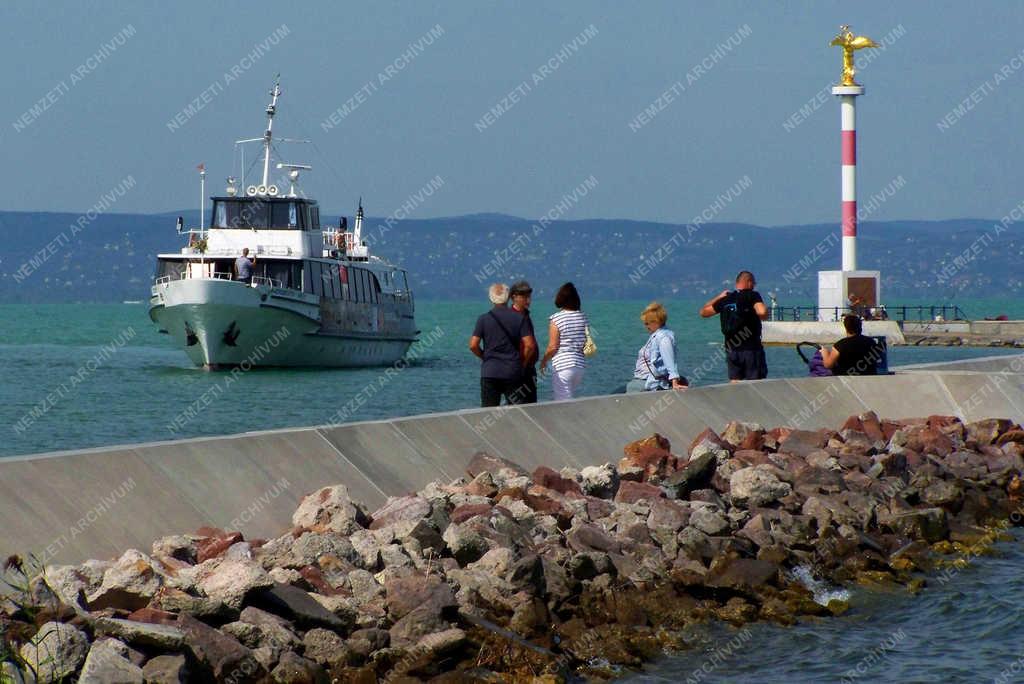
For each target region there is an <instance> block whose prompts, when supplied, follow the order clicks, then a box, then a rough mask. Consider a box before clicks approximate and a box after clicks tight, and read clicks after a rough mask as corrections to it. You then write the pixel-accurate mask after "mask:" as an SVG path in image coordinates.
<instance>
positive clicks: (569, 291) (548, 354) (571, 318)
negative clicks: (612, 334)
mask: <svg viewBox="0 0 1024 684" xmlns="http://www.w3.org/2000/svg"><path fill="white" fill-rule="evenodd" d="M555 306H556V307H558V311H557V312H556V313H554V314H552V315H551V318H550V324H549V325H548V348H547V350H546V351H545V352H544V358H542V359H541V361H540V370H541V372H542V373H543V372H544V370H545V368H546V367H547V364H548V362H549V361H550V362H551V371H552V373H551V391H552V395H553V396H554V399H555V401H561V400H562V399H572V398H573V397H575V396H576V394H577V393H578V392H579V389H580V385H581V384H582V383H583V374H584V370H585V369H586V366H587V363H586V359H585V357H584V355H583V345H584V344H586V341H587V316H586V314H584V313H583V312H582V311H580V294H579V292H577V291H576V287H575V286H574V285H573V284H572V283H566V284H565V285H562V287H560V288H558V293H557V294H556V295H555Z"/></svg>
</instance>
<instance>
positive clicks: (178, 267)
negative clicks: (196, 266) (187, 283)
mask: <svg viewBox="0 0 1024 684" xmlns="http://www.w3.org/2000/svg"><path fill="white" fill-rule="evenodd" d="M184 272H185V262H184V261H168V260H166V259H160V260H158V261H157V263H156V277H157V278H163V277H164V276H170V277H171V280H180V279H181V274H182V273H184Z"/></svg>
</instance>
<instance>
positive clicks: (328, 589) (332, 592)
mask: <svg viewBox="0 0 1024 684" xmlns="http://www.w3.org/2000/svg"><path fill="white" fill-rule="evenodd" d="M299 574H300V575H302V579H304V580H306V582H307V583H308V584H309V586H311V587H313V589H314V590H315V591H316V592H317V593H318V594H323V595H324V596H336V595H338V594H346V593H347V592H346V591H344V590H343V589H338V588H337V587H335V586H333V585H332V584H331V583H330V582H328V581H327V580H326V579H324V574H323V572H321V570H320V568H318V567H316V566H315V565H307V566H305V567H303V568H299Z"/></svg>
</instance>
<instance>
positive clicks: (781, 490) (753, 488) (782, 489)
mask: <svg viewBox="0 0 1024 684" xmlns="http://www.w3.org/2000/svg"><path fill="white" fill-rule="evenodd" d="M772 470H773V468H772V467H771V466H764V465H759V466H753V467H751V468H743V469H741V470H737V471H736V472H735V473H733V474H732V476H731V477H730V478H729V496H730V497H731V498H732V501H733V504H735V505H739V506H747V507H750V506H755V507H756V506H765V505H767V504H770V503H772V502H775V501H778V500H779V499H781V498H783V497H786V496H789V495H790V494H791V493H792V491H793V488H792V487H790V485H789V484H788V483H786V482H781V481H780V480H779V478H778V477H776V476H775V474H774V473H773V472H772Z"/></svg>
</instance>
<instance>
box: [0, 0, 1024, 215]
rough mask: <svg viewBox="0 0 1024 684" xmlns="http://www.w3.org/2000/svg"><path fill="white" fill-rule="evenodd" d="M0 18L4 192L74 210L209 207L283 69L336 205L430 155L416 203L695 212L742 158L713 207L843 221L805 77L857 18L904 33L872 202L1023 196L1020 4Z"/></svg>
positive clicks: (248, 9) (869, 117) (377, 211)
mask: <svg viewBox="0 0 1024 684" xmlns="http://www.w3.org/2000/svg"><path fill="white" fill-rule="evenodd" d="M0 17H2V19H3V26H4V31H5V33H6V35H5V36H4V41H3V47H2V48H0V51H2V52H3V56H4V62H5V63H6V64H7V65H8V69H7V71H6V74H5V79H4V91H5V92H4V97H3V101H4V103H5V106H4V108H3V117H2V119H3V120H0V145H2V146H3V149H4V151H5V158H6V160H7V163H6V164H5V165H4V168H3V170H2V171H0V174H2V182H3V186H4V187H5V188H6V190H7V192H6V193H5V201H4V202H3V203H2V204H0V208H2V209H5V210H33V211H39V210H49V211H84V210H86V209H88V208H89V207H91V206H93V205H94V204H96V202H97V201H98V200H99V199H100V198H101V197H102V196H103V194H104V193H107V192H109V191H110V190H111V189H112V188H114V187H115V186H117V185H118V183H119V182H121V181H122V180H123V179H124V178H126V177H127V176H131V177H132V179H134V181H135V184H134V188H133V189H132V190H131V191H130V192H129V193H127V194H126V195H125V196H124V197H122V198H119V199H118V200H117V203H116V206H114V207H112V210H113V211H131V212H163V211H173V210H176V209H181V208H185V209H188V208H193V207H195V206H196V205H197V201H198V185H197V180H196V176H195V166H196V165H197V164H198V163H199V162H205V163H206V166H207V168H208V170H209V183H208V186H207V187H208V190H209V192H208V194H212V193H213V192H219V191H220V188H221V187H222V186H223V178H224V177H226V176H228V175H229V174H231V173H232V164H233V156H234V155H233V145H232V142H233V141H234V140H235V139H237V138H247V137H256V136H259V135H261V133H262V129H263V125H264V115H263V108H264V107H265V105H266V102H267V100H268V97H267V91H268V90H269V88H270V86H271V83H272V79H273V76H274V74H275V73H278V72H280V73H281V75H282V76H281V77H282V87H283V90H284V96H283V98H282V100H281V103H280V107H279V114H278V117H277V119H276V121H275V132H276V133H277V134H279V135H288V136H292V137H302V138H311V139H313V140H314V142H315V147H314V146H288V147H282V148H281V151H282V153H283V155H282V156H284V157H286V158H287V159H286V160H287V161H297V162H308V163H310V164H312V165H313V166H314V170H313V171H312V172H311V174H310V175H308V177H307V178H306V180H305V182H304V187H305V189H306V191H307V192H308V193H309V194H311V195H313V196H316V197H318V198H319V199H320V201H321V205H322V206H323V207H324V208H325V211H327V212H338V211H342V210H344V211H346V212H347V213H351V212H352V211H353V209H354V205H355V202H356V199H357V198H358V196H359V195H362V196H363V197H364V202H365V204H366V205H367V211H368V213H370V214H371V215H388V214H391V213H392V212H394V211H395V210H398V209H399V208H400V207H401V206H402V204H403V203H407V202H408V198H409V197H410V196H411V195H414V194H415V193H416V192H417V191H418V190H420V189H421V188H422V187H423V186H424V185H426V184H428V183H429V182H430V180H431V179H433V178H436V177H438V176H440V177H441V178H442V179H443V181H444V185H443V187H442V188H441V189H439V190H438V191H436V192H435V193H434V194H433V195H431V196H430V197H428V198H426V199H424V200H423V201H420V202H416V207H415V209H414V210H413V212H412V213H413V215H414V216H418V217H428V216H449V215H457V214H465V213H472V212H503V213H509V214H515V215H518V216H525V217H536V216H540V215H542V214H544V213H547V212H548V211H549V210H551V209H552V207H554V206H555V205H556V204H557V203H558V202H559V201H560V198H561V197H562V196H563V194H566V193H570V192H571V191H572V189H573V188H574V187H576V186H577V185H579V184H580V183H581V182H582V181H584V180H585V179H587V178H588V177H590V176H593V177H594V178H596V179H597V181H598V187H597V188H596V189H595V190H594V191H592V192H591V193H589V194H588V195H587V197H586V198H585V199H584V200H582V201H580V202H579V203H577V204H575V205H574V206H573V207H572V209H571V211H569V212H568V213H566V214H565V216H564V218H568V219H572V218H593V217H604V218H611V217H621V218H630V219H646V220H659V221H669V222H680V223H681V222H686V221H689V220H691V219H692V218H693V217H694V216H696V215H698V214H700V213H701V212H702V211H705V210H706V209H707V208H708V207H709V206H712V205H714V203H715V201H716V198H717V197H718V196H719V195H721V194H725V193H726V192H727V190H728V189H729V188H730V187H732V186H734V184H736V182H737V181H738V180H739V179H741V178H744V177H749V179H750V184H749V185H750V187H749V188H748V189H746V190H745V191H744V192H742V193H741V194H740V195H739V196H738V197H730V201H729V202H727V203H725V202H719V208H717V209H715V211H714V213H715V220H719V221H745V222H751V223H757V224H761V225H772V224H782V223H815V222H827V221H833V220H834V221H838V217H839V189H840V176H839V106H838V103H837V102H835V100H834V98H832V96H831V95H828V96H827V97H824V98H822V100H821V101H815V97H816V95H817V94H818V93H819V92H822V90H823V88H827V86H828V85H829V83H830V82H834V81H835V80H836V79H837V78H838V76H839V70H840V52H839V50H838V48H834V47H831V48H830V47H828V42H829V40H831V38H832V37H833V36H834V35H835V34H836V32H837V29H838V26H839V24H841V23H848V24H851V25H852V27H853V29H854V31H855V32H857V33H863V34H866V35H868V36H870V37H872V38H874V39H875V40H876V41H882V39H883V38H885V37H886V36H889V37H890V41H889V42H890V44H889V45H887V46H886V49H885V51H884V52H879V54H876V55H875V56H874V57H873V58H872V60H871V62H870V64H868V65H867V66H866V67H865V68H864V69H863V70H862V71H860V72H859V76H858V80H860V81H861V82H862V83H863V84H865V85H866V87H867V95H866V96H864V97H863V98H860V100H859V102H858V135H859V150H858V156H859V159H858V163H859V176H858V191H859V195H860V198H861V201H862V204H863V203H864V201H865V200H866V199H867V198H868V197H869V196H870V195H871V194H872V193H875V192H880V191H882V190H883V188H885V187H886V186H887V184H889V183H890V182H891V181H892V180H893V179H895V178H897V177H899V176H902V177H903V179H904V181H905V182H904V183H903V184H902V188H901V189H900V190H899V191H898V192H896V193H895V194H893V195H892V196H891V197H889V198H887V200H886V201H885V202H884V203H882V204H881V205H880V206H879V207H878V209H877V210H876V211H875V212H874V213H873V214H872V215H871V216H868V217H865V218H866V220H888V219H899V218H906V219H944V218H956V217H965V216H972V217H991V218H998V217H1000V216H1002V215H1003V214H1005V213H1006V212H1008V211H1009V210H1010V209H1012V208H1013V207H1015V206H1017V205H1018V204H1019V203H1020V202H1021V199H1024V197H1022V195H1024V189H1022V188H1021V184H1020V173H1019V160H1020V158H1021V156H1022V154H1021V152H1022V150H1021V124H1020V112H1021V111H1024V88H1022V85H1024V73H1022V72H1024V68H1022V66H1024V62H1022V61H1021V60H1024V37H1022V36H1024V31H1022V28H1024V5H1022V4H1020V3H1016V2H986V1H980V2H971V3H963V2H904V3H892V2H857V3H837V2H805V3H798V2H789V3H758V4H755V3H738V2H737V3H732V2H714V3H707V2H699V3H693V2H643V3H621V2H560V3H517V4H512V3H502V4H499V3H483V2H475V1H474V2H469V1H453V2H446V3H432V2H405V3H392V2H374V3H359V4H354V3H341V2H306V3H299V4H283V3H262V2H256V1H255V0H254V1H252V2H246V3H230V4H228V3H223V4H222V3H217V4H214V3H199V2H177V3H155V2H137V3H119V4H115V3H70V2H56V3H48V4H29V3H24V4H20V5H13V4H11V3H7V4H5V5H4V7H3V9H0ZM431 30H434V34H435V35H434V36H433V37H432V38H431V39H430V40H429V42H428V41H427V40H425V37H427V36H429V34H430V32H431ZM275 31H278V34H279V37H278V39H277V40H276V41H275V42H276V44H271V43H270V42H267V39H268V38H269V37H270V36H272V35H273V34H274V32H275ZM281 34H283V36H282V35H281ZM574 40H575V44H574V43H573V41H574ZM260 44H263V45H265V46H267V47H266V48H265V49H264V48H260V47H259V46H260ZM104 45H106V46H108V47H104ZM410 45H413V46H414V47H413V48H410ZM111 46H113V49H111ZM723 46H725V48H727V49H723ZM403 53H404V54H405V55H406V57H404V58H403V57H402V55H403ZM860 54H861V55H864V54H865V53H860ZM97 55H100V58H99V59H97ZM702 64H703V65H708V64H710V67H709V68H704V69H700V68H699V67H700V65H702ZM389 65H391V66H392V69H391V74H390V75H388V73H387V67H388V66H389ZM399 65H400V66H399ZM544 65H549V68H548V69H546V70H545V69H543V67H544ZM233 67H234V76H233V77H232V76H230V74H231V73H232V68H233ZM996 74H1000V75H999V76H996ZM226 75H227V76H226ZM524 82H525V83H526V85H525V86H523V85H522V84H523V83H524ZM675 83H680V84H681V86H682V87H679V86H677V87H676V92H675V93H673V94H672V100H671V102H666V99H665V98H662V99H661V100H660V101H659V99H658V98H659V96H661V95H662V94H663V93H665V92H666V91H670V90H671V88H672V86H673V84H675ZM367 84H372V85H369V86H368V85H367ZM517 88H518V90H517ZM204 92H205V93H206V95H205V100H207V101H202V107H201V108H198V109H196V108H195V107H194V103H195V101H196V99H197V98H202V97H204V96H203V93H204ZM360 92H362V93H363V96H362V97H360V96H359V93H360ZM41 100H45V103H41V102H40V101H41ZM360 100H361V101H360ZM503 100H504V102H503ZM346 103H349V105H350V106H349V109H348V111H347V112H344V114H343V115H342V114H335V116H334V121H333V122H332V120H331V119H330V116H331V114H332V112H339V109H341V110H344V107H345V105H346ZM190 105H193V110H194V111H193V112H192V113H191V114H188V108H189V106H190ZM353 105H354V106H353ZM652 106H654V107H656V109H657V110H658V111H657V113H656V114H655V115H654V116H653V117H651V118H650V119H649V120H648V121H647V122H646V123H645V124H644V125H639V126H638V125H637V119H636V117H637V116H638V115H639V114H641V113H642V112H644V110H645V109H647V108H648V107H652ZM958 106H959V107H960V109H959V110H957V109H956V108H957V107H958ZM801 107H804V111H805V114H806V115H799V112H800V109H801ZM33 108H34V109H33ZM502 108H504V109H505V110H506V111H504V113H501V114H500V115H497V116H495V114H494V112H495V111H498V110H500V109H502ZM183 112H184V114H183ZM489 112H490V113H491V114H490V118H491V119H492V121H490V122H488V120H487V119H486V118H485V117H487V116H488V113H489ZM794 115H796V118H795V119H794ZM176 116H178V118H179V120H180V119H181V118H182V117H185V119H184V123H181V124H180V125H178V126H174V121H175V117H176ZM482 122H483V123H482ZM630 122H633V123H634V125H633V126H632V127H631V126H630ZM943 122H944V123H943ZM484 123H486V125H483V124H484ZM255 152H256V148H255V147H250V148H249V149H248V150H247V152H246V154H247V162H251V161H252V159H253V156H254V154H255ZM234 163H235V171H234V172H235V173H236V175H237V173H238V166H237V159H236V160H235V162H234ZM250 179H251V176H250Z"/></svg>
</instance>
